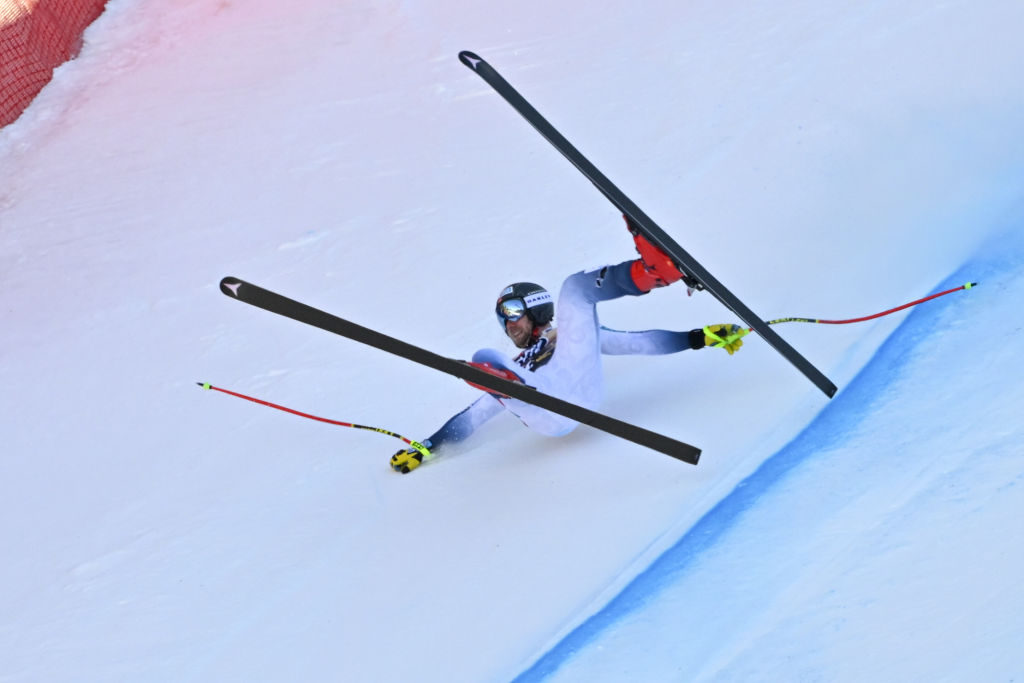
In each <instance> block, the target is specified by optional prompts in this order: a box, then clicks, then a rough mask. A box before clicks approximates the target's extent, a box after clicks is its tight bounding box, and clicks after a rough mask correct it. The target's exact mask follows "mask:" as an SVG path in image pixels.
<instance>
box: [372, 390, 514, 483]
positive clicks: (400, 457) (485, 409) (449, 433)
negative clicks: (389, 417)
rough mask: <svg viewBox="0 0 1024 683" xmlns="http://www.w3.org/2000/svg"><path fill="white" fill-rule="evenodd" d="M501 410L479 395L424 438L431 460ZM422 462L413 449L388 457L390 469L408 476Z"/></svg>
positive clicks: (421, 458)
mask: <svg viewBox="0 0 1024 683" xmlns="http://www.w3.org/2000/svg"><path fill="white" fill-rule="evenodd" d="M502 410H504V408H503V407H502V405H501V404H500V403H498V401H497V400H495V398H494V397H493V396H490V395H485V396H481V397H480V398H478V399H477V400H475V401H473V403H471V404H470V405H469V406H468V407H467V408H466V409H465V410H463V411H462V412H460V413H458V414H457V415H455V416H453V417H452V418H451V419H449V420H448V421H447V422H445V423H444V424H443V425H441V428H440V429H438V430H437V431H436V432H434V433H433V434H431V435H430V437H429V438H427V439H424V440H423V442H422V443H423V445H424V446H425V447H426V448H427V449H428V450H429V451H430V457H431V458H436V457H437V454H438V451H439V450H443V449H445V448H448V447H450V446H451V445H452V444H455V443H458V442H460V441H464V440H466V439H467V438H469V436H470V435H471V434H473V432H475V431H476V430H477V429H479V428H480V425H482V424H483V423H485V422H487V421H488V420H490V419H491V418H492V417H494V416H495V415H497V414H498V413H500V412H501V411H502ZM422 460H423V454H422V453H420V452H419V451H418V450H416V449H415V448H410V449H407V450H404V451H398V452H397V453H395V454H394V455H393V456H391V468H392V469H394V470H395V471H396V472H401V473H402V474H408V473H409V472H411V471H413V470H414V469H416V468H417V467H419V466H420V463H421V462H422Z"/></svg>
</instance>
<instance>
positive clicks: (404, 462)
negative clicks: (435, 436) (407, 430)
mask: <svg viewBox="0 0 1024 683" xmlns="http://www.w3.org/2000/svg"><path fill="white" fill-rule="evenodd" d="M420 446H422V447H423V450H420V449H418V448H406V449H405V450H401V451H398V452H397V453H395V454H394V455H392V456H391V469H393V470H394V471H395V472H401V473H402V474H409V473H410V472H412V471H413V470H414V469H416V468H417V467H419V466H420V465H421V464H422V463H423V454H424V452H426V454H427V457H428V458H429V457H430V441H425V442H423V443H422V444H420Z"/></svg>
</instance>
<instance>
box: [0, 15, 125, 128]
mask: <svg viewBox="0 0 1024 683" xmlns="http://www.w3.org/2000/svg"><path fill="white" fill-rule="evenodd" d="M106 3H107V0H0V126H5V125H7V124H8V123H11V122H12V121H14V120H15V119H17V118H18V116H20V115H21V112H22V111H24V110H25V107H27V106H28V105H29V103H30V102H31V101H32V99H33V98H34V97H35V96H36V94H38V93H39V91H40V90H42V89H43V86H44V85H46V84H47V82H49V80H50V77H51V76H52V75H53V70H54V69H55V68H56V67H58V66H60V65H61V64H62V63H64V62H65V61H67V60H68V59H71V58H72V57H74V56H75V55H76V54H77V53H78V50H79V48H81V45H82V32H83V31H84V30H85V28H86V27H87V26H88V25H89V24H91V23H92V22H93V20H95V19H96V17H98V16H99V15H100V13H101V12H103V7H104V5H106Z"/></svg>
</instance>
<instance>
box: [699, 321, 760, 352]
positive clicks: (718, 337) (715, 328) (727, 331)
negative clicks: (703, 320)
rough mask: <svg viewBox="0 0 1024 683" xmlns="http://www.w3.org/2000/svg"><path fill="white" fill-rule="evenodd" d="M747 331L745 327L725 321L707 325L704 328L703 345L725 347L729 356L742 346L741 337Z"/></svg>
mask: <svg viewBox="0 0 1024 683" xmlns="http://www.w3.org/2000/svg"><path fill="white" fill-rule="evenodd" d="M749 331H750V330H748V329H747V328H745V327H740V326H739V325H731V324H727V323H722V324H718V325H708V326H707V327H705V328H704V345H705V346H713V347H715V348H721V349H725V350H726V351H727V352H728V353H729V355H730V356H731V355H732V354H734V353H736V352H737V351H739V350H740V347H741V346H743V337H744V336H746V334H747V333H748V332H749Z"/></svg>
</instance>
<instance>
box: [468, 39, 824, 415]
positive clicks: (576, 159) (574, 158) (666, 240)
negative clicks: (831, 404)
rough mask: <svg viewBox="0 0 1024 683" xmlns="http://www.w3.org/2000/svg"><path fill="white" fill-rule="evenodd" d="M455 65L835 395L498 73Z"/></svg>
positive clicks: (472, 64) (480, 63) (472, 57)
mask: <svg viewBox="0 0 1024 683" xmlns="http://www.w3.org/2000/svg"><path fill="white" fill-rule="evenodd" d="M459 60H460V61H461V62H462V63H463V64H465V65H466V66H468V67H469V68H470V69H472V70H473V71H475V72H476V73H477V75H479V76H480V77H481V78H483V79H484V80H485V81H486V82H487V84H488V85H490V86H491V87H492V88H494V90H495V91H497V93H498V94H499V95H501V96H502V97H503V98H504V99H505V100H506V101H507V102H508V103H509V104H511V105H512V107H513V108H514V109H515V110H516V111H517V112H519V113H520V114H521V115H522V117H523V118H525V119H526V120H527V121H528V122H529V123H530V125H532V126H533V127H534V128H536V129H537V132H539V133H540V134H541V135H542V136H544V138H545V139H546V140H547V141H548V142H550V143H551V144H552V145H554V147H555V149H557V150H558V151H559V152H561V153H562V154H563V155H564V156H565V158H566V159H568V160H569V161H570V162H571V163H572V165H573V166H575V167H576V168H578V169H579V170H580V172H581V173H582V174H583V175H584V176H586V177H587V179H589V180H590V182H592V183H593V184H594V186H595V187H597V189H598V190H600V192H601V194H603V195H604V196H605V197H607V198H608V201H610V202H611V203H612V204H614V205H615V207H616V208H617V209H618V210H619V211H621V212H622V213H623V214H624V215H625V216H626V218H627V220H628V221H629V222H630V224H631V225H632V226H633V227H635V228H637V229H638V230H640V232H641V233H643V235H644V236H645V237H646V238H647V239H649V240H650V241H651V242H653V243H654V244H655V245H657V246H658V247H659V248H660V249H661V250H662V251H664V252H665V253H666V254H668V255H669V256H670V257H671V258H672V260H673V261H674V262H675V264H676V266H677V267H678V268H679V269H680V270H682V271H683V272H684V273H686V274H687V275H690V276H692V277H693V278H694V279H696V280H698V281H699V282H700V284H701V285H703V286H704V289H706V290H707V291H708V292H710V293H711V294H712V296H714V297H715V298H716V299H718V300H719V301H720V302H721V303H722V304H723V305H724V306H725V307H726V308H728V309H729V310H730V311H732V312H733V313H735V314H736V315H737V316H738V317H739V318H740V320H742V321H743V322H745V323H746V324H747V325H748V326H749V327H750V328H752V329H753V330H754V331H755V332H757V333H758V334H759V335H761V337H762V338H763V339H764V340H765V341H766V342H768V344H769V345H770V346H771V347H772V348H774V349H775V350H776V351H778V352H779V353H780V354H782V356H783V357H785V358H786V360H788V361H789V362H790V363H792V364H793V365H794V366H796V368H797V369H798V370H800V372H802V373H803V374H804V375H806V376H807V378H808V379H809V380H811V382H813V383H814V385H815V386H817V387H818V388H819V389H821V390H822V391H823V392H824V393H825V395H826V396H828V397H829V398H831V397H832V396H834V395H835V393H836V385H835V384H833V383H832V382H831V381H830V380H829V379H828V377H826V376H825V375H824V374H822V372H821V371H820V370H818V369H817V368H816V367H814V366H813V365H812V364H811V363H810V361H808V360H807V359H806V358H804V357H803V356H802V355H801V354H800V353H799V352H798V351H797V350H796V349H794V348H793V347H792V346H790V345H789V343H787V342H786V341H785V340H784V339H783V338H782V337H780V336H779V335H778V333H777V332H775V331H774V330H772V329H771V328H770V327H769V326H768V324H767V323H765V322H764V321H763V320H762V319H761V318H760V317H759V316H757V315H756V314H755V313H754V312H753V311H751V310H750V309H749V308H747V306H746V305H745V304H744V303H743V302H742V301H740V300H739V299H738V298H737V297H736V296H735V295H734V294H733V293H732V292H730V291H729V290H728V289H726V288H725V286H724V285H722V283H721V282H719V281H718V280H716V279H715V278H714V277H713V276H712V275H711V273H709V272H708V271H707V270H705V269H704V267H703V266H701V264H700V263H699V262H698V261H697V260H696V259H695V258H693V257H692V256H690V254H689V253H687V251H686V250H685V249H683V248H682V247H681V246H679V244H678V243H677V242H676V241H675V240H674V239H672V238H671V237H670V236H669V235H668V234H667V233H666V232H665V231H664V230H662V229H661V228H660V227H659V226H658V225H657V224H656V223H655V222H654V221H653V220H651V218H650V217H649V216H648V215H647V214H645V213H644V212H643V211H641V210H640V207H638V206H637V205H636V204H634V203H633V202H632V200H630V198H629V197H627V196H626V195H625V194H623V192H622V190H620V189H619V188H618V187H616V186H615V184H614V183H612V181H610V180H608V178H607V177H605V175H604V174H603V173H601V171H599V170H597V168H596V167H595V166H594V165H593V164H592V163H590V161H589V160H588V159H587V158H586V157H585V156H583V154H581V153H580V151H579V150H578V149H576V148H575V147H574V146H573V145H572V143H570V142H569V141H568V140H566V139H565V137H563V136H562V134H561V133H559V132H558V131H557V130H556V129H555V127H554V126H552V125H551V124H550V123H548V121H547V119H545V118H544V117H543V116H541V114H540V112H538V111H537V110H536V109H534V108H533V105H531V104H530V103H529V102H528V101H527V100H526V99H525V98H524V97H523V96H522V95H520V94H519V92H518V91H517V90H516V89H515V88H513V87H512V86H511V85H510V84H509V82H508V81H506V80H505V79H504V78H503V77H502V76H501V74H499V73H498V72H497V71H495V69H494V67H492V66H491V65H490V64H488V63H487V62H486V61H484V60H483V59H481V58H480V57H479V56H478V55H476V54H474V53H472V52H465V51H464V52H460V53H459Z"/></svg>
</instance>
